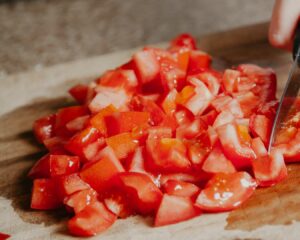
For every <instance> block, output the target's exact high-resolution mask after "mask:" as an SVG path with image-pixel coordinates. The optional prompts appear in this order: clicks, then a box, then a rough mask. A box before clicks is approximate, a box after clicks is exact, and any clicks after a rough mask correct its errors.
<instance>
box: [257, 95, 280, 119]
mask: <svg viewBox="0 0 300 240" xmlns="http://www.w3.org/2000/svg"><path fill="white" fill-rule="evenodd" d="M277 107H278V101H277V100H274V101H270V102H266V103H262V104H260V105H259V107H258V109H257V113H258V114H261V115H265V116H266V117H267V118H269V119H272V120H273V119H274V118H275V115H276V111H277Z"/></svg>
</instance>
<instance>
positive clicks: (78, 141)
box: [65, 127, 101, 160]
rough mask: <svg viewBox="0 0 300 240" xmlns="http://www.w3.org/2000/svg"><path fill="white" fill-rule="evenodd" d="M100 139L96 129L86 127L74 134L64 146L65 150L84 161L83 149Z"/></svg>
mask: <svg viewBox="0 0 300 240" xmlns="http://www.w3.org/2000/svg"><path fill="white" fill-rule="evenodd" d="M100 137H101V133H100V132H99V130H98V129H97V128H94V127H88V128H85V129H83V130H82V131H80V132H78V133H77V134H75V135H74V136H73V137H72V138H70V140H69V141H68V142H67V143H66V144H65V148H66V149H67V150H68V151H70V152H71V153H73V154H75V155H77V156H79V157H80V158H81V160H84V159H86V157H85V154H84V149H85V148H86V147H88V145H89V144H92V143H94V142H96V141H97V139H99V138H100Z"/></svg>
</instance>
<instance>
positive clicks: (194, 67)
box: [188, 50, 211, 73]
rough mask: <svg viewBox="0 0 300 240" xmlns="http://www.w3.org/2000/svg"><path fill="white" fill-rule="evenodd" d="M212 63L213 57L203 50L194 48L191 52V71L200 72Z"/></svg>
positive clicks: (189, 69) (189, 70)
mask: <svg viewBox="0 0 300 240" xmlns="http://www.w3.org/2000/svg"><path fill="white" fill-rule="evenodd" d="M210 65H211V57H210V56H209V55H208V54H207V53H205V52H202V51H199V50H193V51H191V53H190V59H189V68H188V72H189V73H198V72H201V71H202V70H203V69H207V68H209V67H210Z"/></svg>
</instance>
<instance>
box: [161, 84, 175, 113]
mask: <svg viewBox="0 0 300 240" xmlns="http://www.w3.org/2000/svg"><path fill="white" fill-rule="evenodd" d="M177 94H178V92H177V91H176V89H173V90H171V91H170V92H169V93H168V95H167V96H166V97H165V99H164V101H163V102H162V104H161V106H162V108H163V110H164V111H165V113H166V114H169V115H171V114H173V113H174V112H175V111H176V106H177V104H176V97H177Z"/></svg>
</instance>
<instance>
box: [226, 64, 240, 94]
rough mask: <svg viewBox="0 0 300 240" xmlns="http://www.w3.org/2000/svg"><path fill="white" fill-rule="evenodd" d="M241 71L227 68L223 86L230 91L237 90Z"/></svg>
mask: <svg viewBox="0 0 300 240" xmlns="http://www.w3.org/2000/svg"><path fill="white" fill-rule="evenodd" d="M240 76H241V73H240V72H239V71H236V70H232V69H226V70H225V72H224V75H223V86H224V88H225V90H226V92H228V93H233V92H237V89H238V82H239V77H240Z"/></svg>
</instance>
